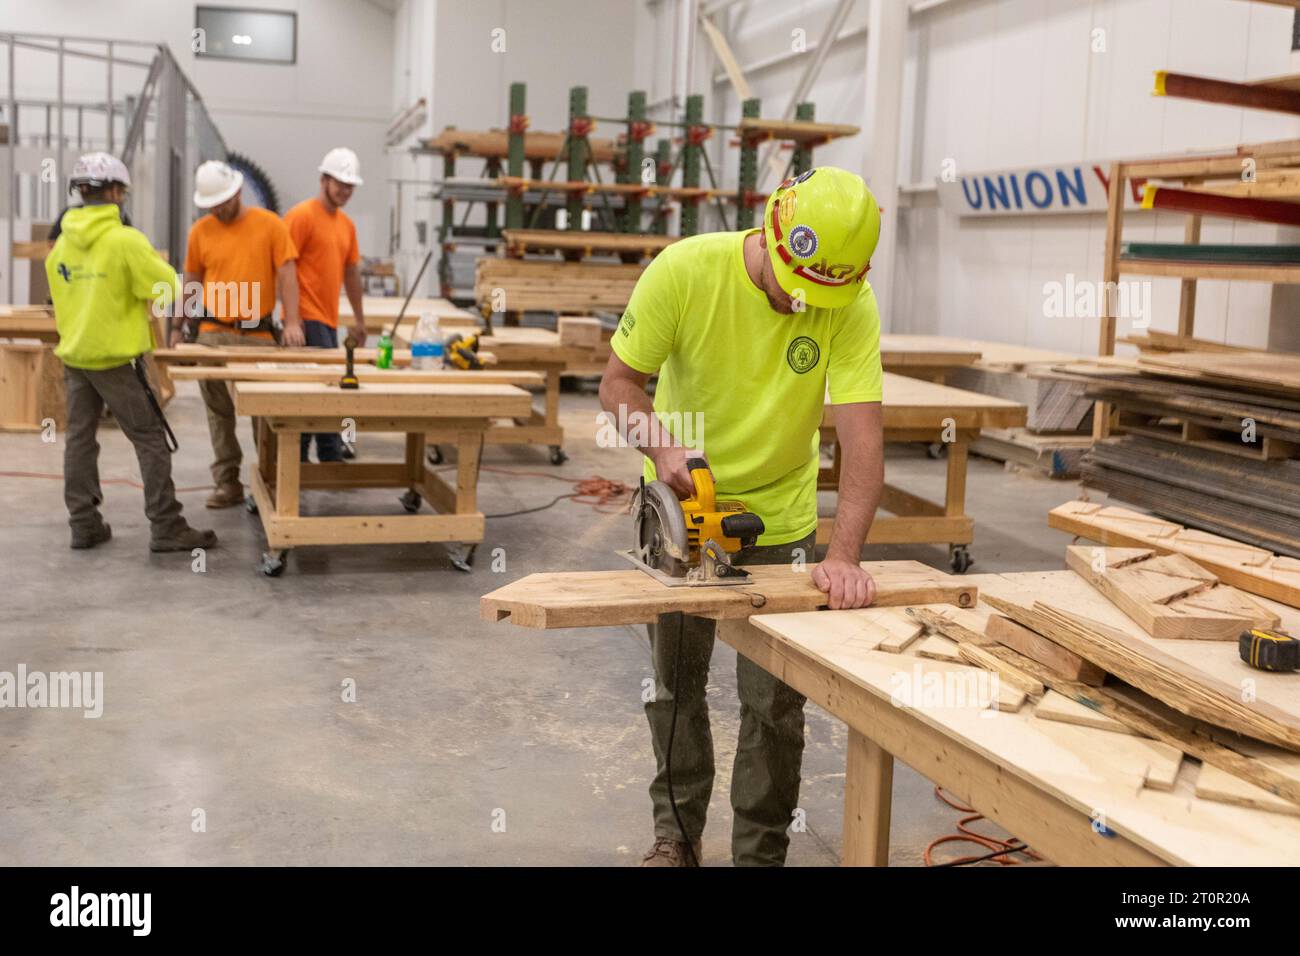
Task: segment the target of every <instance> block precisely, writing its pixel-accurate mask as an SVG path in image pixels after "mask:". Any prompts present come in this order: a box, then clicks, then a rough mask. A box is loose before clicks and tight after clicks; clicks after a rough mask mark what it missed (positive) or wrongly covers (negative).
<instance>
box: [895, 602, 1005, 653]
mask: <svg viewBox="0 0 1300 956" xmlns="http://www.w3.org/2000/svg"><path fill="white" fill-rule="evenodd" d="M907 613H908V614H910V615H911V616H912V617H914V618H916V619H917V620H918V621H920V622H921V623H922V624H924V625H925V626H926V627H927V628H928V629H929V630H931V631H936V632H937V633H939V634H942V635H943V636H944V637H948V638H951V639H952V640H954V641H966V642H968V643H970V644H975V645H984V644H989V643H992V641H991V639H990V638H988V637H986V636H985V634H984V628H985V626H986V625H987V624H988V615H987V614H981V613H980V612H979V611H977V610H975V609H973V608H964V607H953V606H952V605H951V604H933V605H929V606H922V607H909V608H908V609H907Z"/></svg>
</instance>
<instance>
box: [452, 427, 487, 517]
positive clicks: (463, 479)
mask: <svg viewBox="0 0 1300 956" xmlns="http://www.w3.org/2000/svg"><path fill="white" fill-rule="evenodd" d="M482 458H483V432H482V431H481V430H480V431H461V432H458V433H457V434H456V514H473V513H474V512H476V511H478V470H479V462H480V461H481V460H482Z"/></svg>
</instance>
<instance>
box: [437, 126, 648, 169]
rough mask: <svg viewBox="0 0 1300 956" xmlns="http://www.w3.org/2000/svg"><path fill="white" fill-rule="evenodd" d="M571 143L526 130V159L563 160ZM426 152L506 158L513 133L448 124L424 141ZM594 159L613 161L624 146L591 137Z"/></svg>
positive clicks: (556, 135) (563, 136) (561, 135)
mask: <svg viewBox="0 0 1300 956" xmlns="http://www.w3.org/2000/svg"><path fill="white" fill-rule="evenodd" d="M567 143H568V136H567V135H566V134H564V133H548V132H544V131H542V130H529V131H527V132H526V133H524V158H525V159H540V160H555V159H559V158H560V157H561V155H562V154H563V152H564V148H565V145H566V144H567ZM420 148H421V150H423V151H426V152H431V153H438V154H440V155H443V156H448V155H450V156H478V157H481V158H483V159H506V158H508V157H509V155H510V134H509V133H508V132H507V131H506V130H503V129H489V130H471V129H456V128H455V127H452V126H448V127H447V128H446V129H444V130H443V131H442V132H441V133H439V134H438V135H437V136H434V137H431V138H429V139H426V140H422V141H421V143H420ZM587 148H588V149H589V150H590V156H591V159H592V160H593V161H594V162H597V163H611V162H613V161H614V159H615V157H616V156H621V155H622V152H623V151H622V149H621V148H620V147H619V146H618V145H617V144H616V143H615V142H614V141H613V140H612V139H602V138H600V137H599V136H590V137H588V138H587Z"/></svg>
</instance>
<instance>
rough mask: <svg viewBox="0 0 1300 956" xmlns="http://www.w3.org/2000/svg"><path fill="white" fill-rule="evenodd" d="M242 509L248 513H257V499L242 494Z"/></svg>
mask: <svg viewBox="0 0 1300 956" xmlns="http://www.w3.org/2000/svg"><path fill="white" fill-rule="evenodd" d="M244 510H245V511H247V512H248V513H249V514H250V515H255V514H257V499H256V498H254V497H253V496H252V495H244Z"/></svg>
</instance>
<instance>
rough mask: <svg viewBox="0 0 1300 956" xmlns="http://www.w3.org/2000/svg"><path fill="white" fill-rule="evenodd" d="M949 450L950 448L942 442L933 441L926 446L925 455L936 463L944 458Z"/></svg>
mask: <svg viewBox="0 0 1300 956" xmlns="http://www.w3.org/2000/svg"><path fill="white" fill-rule="evenodd" d="M947 450H948V446H947V445H945V444H944V443H943V442H941V441H932V442H930V444H928V445H926V446H925V453H926V454H927V455H929V456H930V457H931V458H933V459H935V460H936V461H937V460H938V459H940V458H942V457H943V454H944V452H946V451H947Z"/></svg>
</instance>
